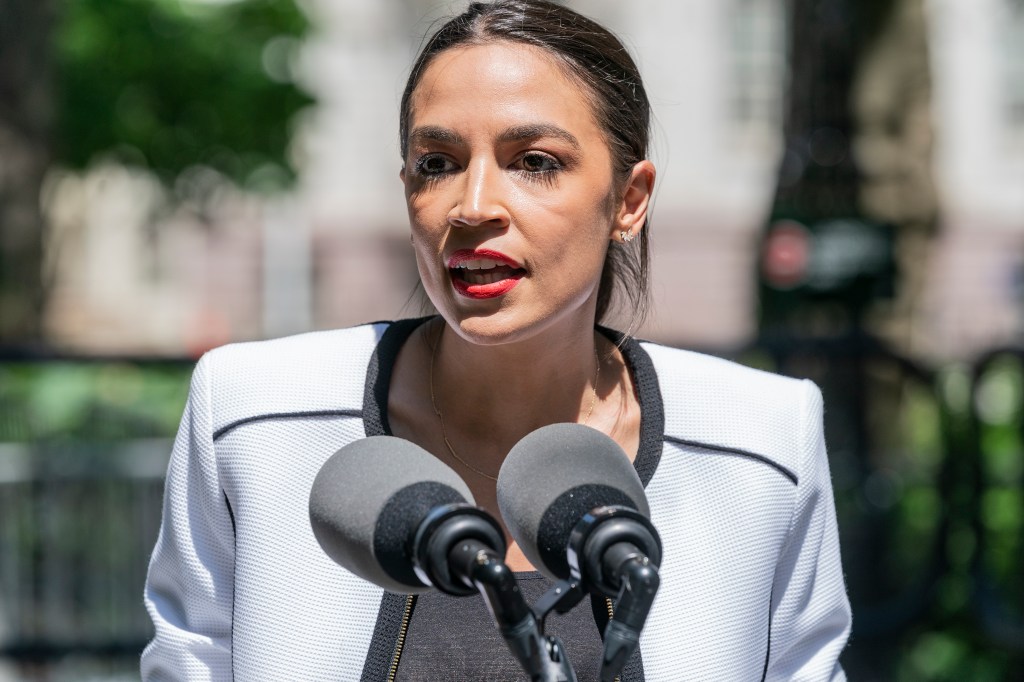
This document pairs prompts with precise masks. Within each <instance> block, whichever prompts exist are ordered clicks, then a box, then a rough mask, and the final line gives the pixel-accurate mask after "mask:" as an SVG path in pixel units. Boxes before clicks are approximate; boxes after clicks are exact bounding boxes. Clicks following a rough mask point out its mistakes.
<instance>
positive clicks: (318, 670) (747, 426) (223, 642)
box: [142, 320, 851, 682]
mask: <svg viewBox="0 0 1024 682" xmlns="http://www.w3.org/2000/svg"><path fill="white" fill-rule="evenodd" d="M422 322H423V320H402V321H399V322H395V323H377V324H372V325H365V326H360V327H354V328H351V329H343V330H337V331H328V332H317V333H310V334H303V335H300V336H294V337H289V338H284V339H278V340H274V341H265V342H258V343H244V344H235V345H230V346H225V347H223V348H219V349H217V350H214V351H212V352H210V353H207V354H206V355H205V356H204V357H203V358H202V360H200V362H199V364H198V365H197V367H196V370H195V372H194V374H193V377H192V385H191V391H190V394H189V399H188V403H187V405H186V408H185V414H184V416H183V418H182V422H181V427H180V430H179V432H178V437H177V440H176V441H175V445H174V451H173V454H172V457H171V461H170V465H169V468H168V472H167V483H166V489H165V498H164V507H163V524H162V527H161V531H160V536H159V538H158V539H157V543H156V548H155V549H154V551H153V557H152V560H151V563H150V568H149V576H148V580H147V584H146V593H145V600H146V607H147V609H148V610H149V613H150V616H151V617H152V619H153V623H154V625H155V627H156V635H155V637H154V639H153V641H152V642H151V643H150V644H149V646H148V647H147V648H146V650H145V652H144V653H143V655H142V674H143V678H144V679H147V680H164V679H175V680H177V679H181V680H186V679H187V680H230V679H239V680H360V679H363V680H384V679H387V678H388V675H389V674H391V673H392V672H393V670H394V669H395V668H396V666H397V662H398V658H399V657H400V655H401V646H400V641H401V636H402V634H403V632H402V630H403V622H402V621H403V615H404V614H405V612H406V609H407V608H408V604H409V602H408V598H407V597H406V596H404V595H393V594H389V593H385V592H383V591H382V590H381V589H380V588H378V587H376V586H374V585H372V584H370V583H367V582H365V581H363V580H361V579H360V578H357V577H355V576H354V575H352V574H350V573H348V572H347V571H345V570H344V569H342V568H341V567H339V566H338V565H336V564H334V563H333V562H332V561H331V560H330V559H329V558H328V557H327V556H326V555H325V554H324V553H323V551H321V549H320V547H319V545H318V544H317V542H316V540H315V538H314V537H313V534H312V531H311V530H310V526H309V520H308V511H307V509H308V499H309V490H310V486H311V485H312V482H313V478H314V477H315V476H316V474H317V472H318V471H319V469H320V466H321V465H322V464H323V462H324V461H325V460H326V459H327V458H328V457H329V456H330V455H332V454H333V453H334V452H336V451H337V450H338V448H340V447H341V446H343V445H345V444H347V443H349V442H351V441H353V440H356V439H359V438H363V437H365V436H368V435H377V434H386V433H390V430H389V428H388V421H387V409H386V408H387V391H388V384H389V382H390V377H391V368H392V365H393V363H394V359H395V357H396V355H397V353H398V349H399V348H400V347H401V345H402V343H403V342H404V341H405V339H406V338H408V335H409V334H410V333H411V332H412V330H413V329H415V328H416V326H418V325H419V324H422ZM602 331H603V332H604V333H606V334H608V335H609V336H610V337H612V338H614V339H618V338H619V337H618V336H617V335H616V333H615V332H610V331H608V330H602ZM622 348H623V353H624V355H625V357H626V360H627V362H628V363H629V364H630V366H631V369H632V372H633V376H634V379H635V381H636V385H637V390H638V394H639V398H640V404H641V414H642V422H641V444H640V450H639V452H638V455H637V458H636V462H635V466H636V469H637V472H638V473H639V474H640V478H641V480H642V481H643V483H644V485H645V486H646V490H647V495H648V499H649V502H650V507H651V514H652V519H653V521H654V524H655V526H656V527H657V529H658V531H659V533H660V535H661V538H662V542H663V546H664V557H663V561H662V565H661V567H660V574H661V588H660V590H659V592H658V596H657V599H656V600H655V602H654V606H653V609H652V611H651V614H650V616H649V619H648V621H647V625H646V627H645V629H644V631H643V635H642V637H641V640H640V653H639V655H638V656H634V658H633V659H631V661H630V662H629V664H628V665H627V667H626V670H625V671H624V673H623V676H622V679H623V682H627V681H636V680H647V681H649V682H656V681H663V682H679V681H680V680H842V679H845V677H844V675H843V671H842V669H841V668H840V666H839V663H838V658H839V654H840V652H841V651H842V649H843V647H844V645H845V643H846V640H847V637H848V636H849V632H850V622H851V621H850V619H851V616H850V606H849V602H848V600H847V597H846V590H845V586H844V583H843V574H842V569H841V565H840V555H839V542H838V534H837V529H836V516H835V508H834V503H833V498H832V486H831V481H830V478H829V469H828V460H827V458H826V454H825V443H824V438H823V435H822V403H821V394H820V392H819V391H818V389H817V388H816V387H815V386H814V384H812V383H811V382H809V381H797V380H794V379H788V378H783V377H780V376H776V375H773V374H769V373H766V372H761V371H757V370H753V369H749V368H746V367H742V366H740V365H737V364H734V363H731V362H728V361H725V360H721V359H717V358H714V357H709V356H705V355H700V354H697V353H691V352H686V351H680V350H676V349H672V348H668V347H665V346H660V345H657V344H652V343H646V342H644V343H641V342H637V341H634V340H628V341H626V342H625V344H624V345H623V346H622Z"/></svg>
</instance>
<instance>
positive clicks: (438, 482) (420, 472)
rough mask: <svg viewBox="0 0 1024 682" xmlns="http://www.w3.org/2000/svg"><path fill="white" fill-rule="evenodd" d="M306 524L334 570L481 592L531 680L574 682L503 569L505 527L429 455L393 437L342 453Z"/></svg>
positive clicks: (407, 588)
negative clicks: (479, 505) (481, 507)
mask: <svg viewBox="0 0 1024 682" xmlns="http://www.w3.org/2000/svg"><path fill="white" fill-rule="evenodd" d="M309 521H310V525H311V527H312V529H313V535H314V536H315V537H316V539H317V542H318V543H320V547H321V548H323V550H324V552H326V553H327V555H328V556H329V557H330V558H331V559H333V560H334V561H335V563H337V564H339V565H341V566H342V567H343V568H345V569H347V570H349V571H351V572H352V573H354V574H356V575H357V576H359V577H360V578H363V579H364V580H368V581H369V582H372V583H374V584H376V585H378V586H380V587H383V588H384V589H386V590H389V591H391V592H398V593H405V594H414V593H419V592H426V591H429V590H430V589H431V588H436V589H439V590H441V591H442V592H445V593H447V594H451V595H454V596H464V595H468V594H472V593H473V592H479V593H480V594H481V595H482V596H483V597H484V599H485V601H486V603H487V606H488V609H489V610H490V612H491V615H492V616H493V618H494V620H495V623H496V624H497V625H498V629H499V631H500V632H501V634H502V637H503V638H504V639H505V642H506V644H507V645H508V646H509V649H510V650H511V651H512V654H513V656H515V657H516V659H517V660H518V661H519V664H520V665H521V666H522V667H523V669H524V670H526V672H527V673H528V674H529V675H530V679H531V680H542V681H544V682H548V681H552V682H554V681H556V680H567V681H570V682H572V681H574V680H575V675H574V674H573V673H572V671H571V666H569V663H568V659H566V658H564V655H563V654H562V652H561V651H560V650H558V649H552V648H551V647H550V646H549V644H548V642H547V641H545V640H544V639H542V637H541V635H540V630H539V629H538V626H537V621H536V618H535V617H534V615H533V612H532V611H531V610H530V608H529V606H527V604H526V601H525V600H524V599H523V596H522V594H521V593H520V591H519V587H518V585H517V584H516V579H515V575H514V574H513V573H512V571H511V570H509V568H508V566H506V565H505V560H504V557H505V550H506V545H505V536H504V534H503V533H502V530H501V526H500V525H498V522H497V521H495V519H494V518H493V517H492V516H491V515H490V514H488V513H487V512H486V511H484V510H483V509H480V508H479V507H476V506H473V495H472V493H470V491H469V487H468V486H467V485H466V483H465V482H464V481H463V480H462V479H461V478H460V477H459V475H458V474H456V473H455V472H454V471H452V470H451V469H450V468H449V467H447V466H446V465H445V464H444V463H442V462H441V461H439V460H438V459H437V458H436V457H434V456H433V455H431V454H430V453H429V452H427V451H426V450H424V449H422V448H420V447H419V446H417V445H415V444H413V443H411V442H409V441H407V440H403V439H401V438H395V437H393V436H371V437H369V438H364V439H362V440H358V441H354V442H352V443H349V444H348V445H346V446H344V447H343V448H341V449H340V450H338V452H336V453H335V454H334V455H332V456H331V457H330V458H329V459H328V460H327V461H326V462H325V463H324V465H323V467H321V469H320V471H319V473H318V474H317V475H316V478H315V479H314V481H313V487H312V489H311V491H310V495H309Z"/></svg>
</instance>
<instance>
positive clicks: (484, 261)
mask: <svg viewBox="0 0 1024 682" xmlns="http://www.w3.org/2000/svg"><path fill="white" fill-rule="evenodd" d="M499 265H502V263H499V262H498V261H496V260H491V259H490V258H477V259H475V260H466V261H462V262H461V263H459V264H458V265H457V266H456V267H460V268H465V269H467V270H490V269H491V268H496V267H498V266H499Z"/></svg>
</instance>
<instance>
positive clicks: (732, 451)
mask: <svg viewBox="0 0 1024 682" xmlns="http://www.w3.org/2000/svg"><path fill="white" fill-rule="evenodd" d="M665 441H666V442H668V443H675V444H676V445H683V446H686V447H691V448H699V449H701V450H711V451H712V452H719V453H721V454H724V455H735V456H737V457H747V458H748V459H752V460H755V461H758V462H761V463H762V464H767V465H768V466H770V467H771V468H773V469H775V470H776V471H778V472H779V473H780V474H782V475H783V476H785V477H786V478H788V479H789V480H790V482H791V483H792V484H793V485H798V484H799V482H800V479H799V478H798V477H797V475H796V473H795V472H793V471H791V470H790V469H788V468H787V467H784V466H782V465H781V464H779V463H778V462H776V461H775V460H773V459H771V458H770V457H767V456H765V455H761V454H758V453H756V452H750V451H749V450H743V449H741V448H730V447H726V446H724V445H711V444H710V443H701V442H700V441H696V440H686V439H685V438H676V437H675V436H665Z"/></svg>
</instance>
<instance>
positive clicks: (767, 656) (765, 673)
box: [761, 578, 775, 682]
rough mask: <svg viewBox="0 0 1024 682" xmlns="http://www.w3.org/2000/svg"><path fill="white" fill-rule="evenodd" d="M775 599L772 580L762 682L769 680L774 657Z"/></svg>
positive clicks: (773, 580) (773, 581)
mask: <svg viewBox="0 0 1024 682" xmlns="http://www.w3.org/2000/svg"><path fill="white" fill-rule="evenodd" d="M774 598H775V579H774V578H773V579H772V590H771V592H769V593H768V646H767V647H766V648H765V652H764V670H763V671H761V682H765V680H766V679H768V661H770V660H771V657H772V599H774Z"/></svg>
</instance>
